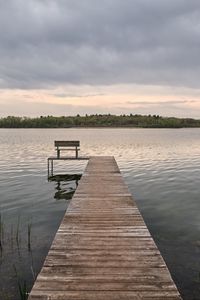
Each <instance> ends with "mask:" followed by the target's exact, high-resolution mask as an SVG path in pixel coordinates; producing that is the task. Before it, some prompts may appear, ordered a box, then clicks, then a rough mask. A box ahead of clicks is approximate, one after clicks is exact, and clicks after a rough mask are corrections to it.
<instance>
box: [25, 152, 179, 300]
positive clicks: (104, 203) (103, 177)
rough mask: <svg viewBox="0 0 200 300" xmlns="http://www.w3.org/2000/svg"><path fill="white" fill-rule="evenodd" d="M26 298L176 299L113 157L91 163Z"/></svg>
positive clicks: (174, 287)
mask: <svg viewBox="0 0 200 300" xmlns="http://www.w3.org/2000/svg"><path fill="white" fill-rule="evenodd" d="M28 299H29V300H36V299H37V300H58V299H59V300H129V299H148V300H149V299H155V300H159V299H169V300H175V299H181V297H180V294H179V292H178V290H177V288H176V286H175V284H174V282H173V280H172V278H171V276H170V273H169V271H168V268H167V266H166V264H165V262H164V260H163V258H162V256H161V254H160V252H159V250H158V248H157V247H156V245H155V243H154V241H153V239H152V237H151V235H150V233H149V231H148V229H147V227H146V225H145V223H144V220H143V218H142V216H141V214H140V212H139V210H138V208H137V206H136V204H135V202H134V200H133V198H132V195H131V194H130V192H129V190H128V188H127V186H126V185H125V183H124V180H123V178H122V175H121V173H120V171H119V168H118V166H117V164H116V161H115V159H114V157H92V158H90V160H89V162H88V165H87V167H86V170H85V172H84V174H83V176H82V178H81V180H80V182H79V186H78V188H77V190H76V192H75V194H74V197H73V199H72V200H71V203H70V205H69V207H68V209H67V212H66V214H65V216H64V218H63V220H62V223H61V225H60V227H59V229H58V232H57V234H56V236H55V239H54V241H53V243H52V246H51V248H50V250H49V253H48V255H47V257H46V260H45V262H44V265H43V268H42V270H41V272H40V273H39V275H38V277H37V280H36V282H35V284H34V286H33V289H32V291H31V293H30V295H29V298H28Z"/></svg>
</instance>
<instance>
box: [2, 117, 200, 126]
mask: <svg viewBox="0 0 200 300" xmlns="http://www.w3.org/2000/svg"><path fill="white" fill-rule="evenodd" d="M68 127H142V128H182V127H200V120H195V119H190V118H166V117H161V116H158V115H153V116H152V115H148V116H143V115H133V114H130V115H120V116H116V115H111V114H106V115H101V114H99V115H97V114H96V115H85V116H80V115H77V116H68V117H67V116H63V117H53V116H45V117H44V116H41V117H38V118H27V117H14V116H8V117H6V118H1V119H0V128H68Z"/></svg>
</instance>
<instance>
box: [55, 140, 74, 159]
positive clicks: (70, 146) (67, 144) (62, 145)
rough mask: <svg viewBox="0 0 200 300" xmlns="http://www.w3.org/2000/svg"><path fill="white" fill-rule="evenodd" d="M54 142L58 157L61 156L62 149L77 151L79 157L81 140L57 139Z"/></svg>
mask: <svg viewBox="0 0 200 300" xmlns="http://www.w3.org/2000/svg"><path fill="white" fill-rule="evenodd" d="M54 144H55V147H56V151H57V158H60V151H75V157H76V158H78V151H79V150H80V148H79V147H80V141H55V142H54Z"/></svg>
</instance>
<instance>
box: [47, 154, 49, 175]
mask: <svg viewBox="0 0 200 300" xmlns="http://www.w3.org/2000/svg"><path fill="white" fill-rule="evenodd" d="M47 169H48V179H49V159H47Z"/></svg>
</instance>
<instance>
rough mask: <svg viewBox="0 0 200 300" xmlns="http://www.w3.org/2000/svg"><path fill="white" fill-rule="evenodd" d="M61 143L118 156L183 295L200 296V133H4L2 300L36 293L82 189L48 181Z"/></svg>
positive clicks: (79, 167) (75, 167)
mask: <svg viewBox="0 0 200 300" xmlns="http://www.w3.org/2000/svg"><path fill="white" fill-rule="evenodd" d="M56 139H58V140H59V139H64V140H71V139H77V140H80V141H81V155H114V156H115V158H116V160H117V162H118V164H119V166H120V169H121V171H122V173H123V176H124V178H125V181H126V183H127V184H128V185H129V188H130V191H131V192H132V194H133V196H134V198H135V200H136V202H137V204H138V207H139V209H140V211H141V213H142V215H143V217H144V219H145V221H146V223H147V225H148V227H149V229H150V231H151V233H152V235H153V237H154V239H155V241H156V243H157V245H158V247H159V249H160V251H161V253H162V255H163V257H164V259H165V261H166V263H167V265H168V267H169V269H170V272H171V274H172V277H173V279H174V280H175V282H176V284H177V286H178V288H179V290H180V292H181V294H182V296H183V298H184V299H200V129H1V130H0V212H1V214H0V299H2V300H4V299H5V300H6V299H13V300H18V299H21V298H20V289H21V290H22V291H23V290H26V289H27V290H30V288H31V286H32V284H33V281H34V278H35V277H36V275H37V273H38V272H39V270H40V268H41V265H42V263H43V260H44V258H45V256H46V254H47V252H48V249H49V247H50V245H51V242H52V239H53V237H54V235H55V232H56V230H57V228H58V226H59V224H60V221H61V219H62V217H63V215H64V212H65V210H66V208H67V205H68V203H69V201H70V200H69V199H70V195H71V194H73V191H74V190H75V188H76V186H77V181H76V180H73V179H70V180H68V181H66V180H62V181H60V182H48V181H47V172H46V171H47V170H46V169H47V166H46V158H47V157H48V156H50V155H52V154H53V152H54V147H53V142H54V140H56ZM84 168H85V162H74V161H73V162H62V163H56V172H57V173H79V174H80V173H81V172H83V170H84Z"/></svg>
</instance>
